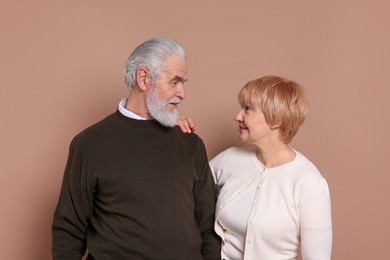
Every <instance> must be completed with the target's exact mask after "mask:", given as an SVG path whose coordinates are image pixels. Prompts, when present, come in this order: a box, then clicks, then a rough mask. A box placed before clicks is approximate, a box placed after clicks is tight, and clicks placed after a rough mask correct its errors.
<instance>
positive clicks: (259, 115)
mask: <svg viewBox="0 0 390 260" xmlns="http://www.w3.org/2000/svg"><path fill="white" fill-rule="evenodd" d="M238 102H239V104H240V106H241V109H240V111H239V112H238V114H237V116H236V117H235V121H237V123H238V127H239V137H240V139H241V140H242V141H243V142H244V143H247V144H250V145H251V146H249V147H245V148H238V147H231V148H229V149H227V150H225V151H223V152H221V153H220V154H219V155H217V156H216V157H215V158H214V159H212V160H211V161H210V166H211V170H212V173H213V176H214V181H215V183H216V186H217V187H218V190H219V195H218V201H217V205H216V216H215V231H216V232H217V233H218V235H219V236H220V237H221V238H222V251H221V257H222V259H226V260H241V259H254V260H282V259H289V260H290V259H297V257H298V252H299V251H301V252H302V257H303V259H304V260H309V259H316V260H323V259H330V257H331V248H332V220H331V203H330V195H329V188H328V185H327V182H326V180H325V179H324V178H323V177H322V176H321V174H320V172H319V171H318V169H317V168H316V167H315V166H314V164H313V163H312V162H310V161H309V160H308V159H307V158H306V157H305V156H303V155H302V154H301V153H299V152H298V151H296V150H294V149H293V148H292V147H290V146H289V143H290V142H291V140H292V139H293V137H294V136H295V134H296V133H297V132H298V130H299V127H300V126H301V125H302V123H303V122H304V120H305V116H306V112H307V108H308V101H307V99H306V97H305V95H304V92H303V90H302V88H301V86H300V85H298V84H297V83H295V82H293V81H291V80H287V79H285V78H281V77H277V76H265V77H262V78H259V79H256V80H252V81H249V82H248V83H247V84H246V85H245V86H244V87H243V88H242V89H241V90H240V92H239V95H238ZM186 124H191V121H186ZM179 125H182V123H179ZM182 129H183V128H182Z"/></svg>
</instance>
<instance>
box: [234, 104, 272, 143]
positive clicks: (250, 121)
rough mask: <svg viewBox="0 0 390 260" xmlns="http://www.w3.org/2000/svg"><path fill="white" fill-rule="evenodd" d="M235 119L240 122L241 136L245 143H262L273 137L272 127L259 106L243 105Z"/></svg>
mask: <svg viewBox="0 0 390 260" xmlns="http://www.w3.org/2000/svg"><path fill="white" fill-rule="evenodd" d="M234 120H235V121H237V122H238V126H239V131H240V135H239V138H240V140H241V141H243V142H245V143H250V144H261V143H264V142H265V141H267V140H268V139H269V138H270V137H271V135H270V133H271V132H272V129H271V127H270V126H269V125H268V123H267V122H266V120H265V116H264V113H263V111H261V109H260V108H259V107H257V106H256V107H251V105H249V104H247V105H243V106H242V107H241V109H240V111H239V112H238V114H237V116H236V117H235V118H234Z"/></svg>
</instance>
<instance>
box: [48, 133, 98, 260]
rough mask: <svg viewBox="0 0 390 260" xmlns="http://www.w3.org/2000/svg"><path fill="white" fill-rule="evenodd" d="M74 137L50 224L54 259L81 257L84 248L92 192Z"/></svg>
mask: <svg viewBox="0 0 390 260" xmlns="http://www.w3.org/2000/svg"><path fill="white" fill-rule="evenodd" d="M83 161H84V160H83V156H82V152H81V151H80V149H79V145H78V144H77V139H74V140H73V141H72V143H71V145H70V150H69V156H68V161H67V165H66V168H65V172H64V176H63V181H62V186H61V192H60V196H59V200H58V204H57V208H56V210H55V213H54V219H53V224H52V235H53V241H52V254H53V259H54V260H56V259H61V260H63V259H73V260H74V259H81V257H82V256H83V255H84V253H85V250H86V229H87V224H86V223H87V221H88V212H90V209H91V203H92V192H91V191H90V189H88V177H87V174H86V172H87V171H86V166H85V163H84V162H83Z"/></svg>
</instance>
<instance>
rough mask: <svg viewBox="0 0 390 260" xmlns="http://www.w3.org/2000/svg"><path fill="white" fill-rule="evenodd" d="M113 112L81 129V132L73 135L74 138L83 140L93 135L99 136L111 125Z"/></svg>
mask: <svg viewBox="0 0 390 260" xmlns="http://www.w3.org/2000/svg"><path fill="white" fill-rule="evenodd" d="M113 116H114V113H113V114H110V115H108V116H106V117H105V118H103V119H101V120H100V121H97V122H96V123H94V124H92V125H90V126H88V127H86V128H85V129H83V130H82V131H81V132H79V133H78V134H76V136H75V137H74V139H75V140H84V139H89V138H92V137H94V136H99V135H102V134H104V132H107V129H109V128H111V127H112V122H113V120H112V119H113Z"/></svg>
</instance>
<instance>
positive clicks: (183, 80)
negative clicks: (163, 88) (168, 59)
mask: <svg viewBox="0 0 390 260" xmlns="http://www.w3.org/2000/svg"><path fill="white" fill-rule="evenodd" d="M172 81H181V82H186V81H187V79H184V78H182V77H179V76H177V75H175V76H174V77H173V78H172V79H171V80H170V82H172Z"/></svg>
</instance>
